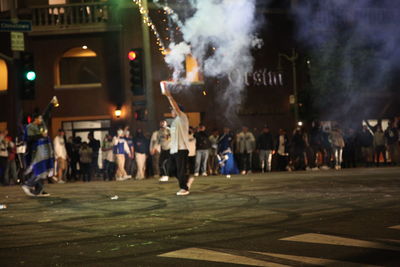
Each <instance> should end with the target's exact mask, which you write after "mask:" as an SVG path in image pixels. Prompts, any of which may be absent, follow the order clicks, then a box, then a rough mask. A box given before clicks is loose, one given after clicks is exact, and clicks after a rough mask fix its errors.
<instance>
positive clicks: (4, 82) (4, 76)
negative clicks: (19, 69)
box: [0, 59, 8, 91]
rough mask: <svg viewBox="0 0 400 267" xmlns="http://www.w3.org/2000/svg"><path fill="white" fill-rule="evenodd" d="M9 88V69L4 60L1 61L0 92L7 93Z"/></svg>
mask: <svg viewBox="0 0 400 267" xmlns="http://www.w3.org/2000/svg"><path fill="white" fill-rule="evenodd" d="M7 87H8V69H7V64H6V62H5V61H4V60H3V59H0V91H7Z"/></svg>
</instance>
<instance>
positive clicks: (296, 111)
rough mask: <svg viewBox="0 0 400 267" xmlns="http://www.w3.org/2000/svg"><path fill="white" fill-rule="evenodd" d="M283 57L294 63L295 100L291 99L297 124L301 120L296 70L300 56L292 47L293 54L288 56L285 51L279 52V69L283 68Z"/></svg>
mask: <svg viewBox="0 0 400 267" xmlns="http://www.w3.org/2000/svg"><path fill="white" fill-rule="evenodd" d="M281 57H283V58H284V59H286V60H287V61H289V62H291V63H292V75H293V101H291V104H293V105H294V106H293V108H294V120H295V123H296V124H297V123H298V122H299V103H298V99H297V98H298V97H297V70H296V61H297V59H298V57H299V54H298V53H297V52H296V51H295V50H294V48H293V49H292V55H291V56H288V55H286V54H283V53H279V58H278V69H281Z"/></svg>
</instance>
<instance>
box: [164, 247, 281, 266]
mask: <svg viewBox="0 0 400 267" xmlns="http://www.w3.org/2000/svg"><path fill="white" fill-rule="evenodd" d="M158 256H159V257H168V258H179V259H188V260H201V261H212V262H223V263H233V264H242V265H251V266H266V267H287V266H288V265H282V264H278V263H273V262H267V261H262V260H257V259H252V258H249V257H244V256H238V255H233V254H229V253H224V252H219V251H213V250H209V249H202V248H185V249H180V250H176V251H172V252H167V253H164V254H160V255H158Z"/></svg>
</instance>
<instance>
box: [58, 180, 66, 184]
mask: <svg viewBox="0 0 400 267" xmlns="http://www.w3.org/2000/svg"><path fill="white" fill-rule="evenodd" d="M57 183H58V184H65V182H64V181H63V180H60V181H58V182H57Z"/></svg>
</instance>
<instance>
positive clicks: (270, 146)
mask: <svg viewBox="0 0 400 267" xmlns="http://www.w3.org/2000/svg"><path fill="white" fill-rule="evenodd" d="M257 149H260V150H274V138H273V137H272V134H271V133H262V134H260V135H259V136H258V138H257Z"/></svg>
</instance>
